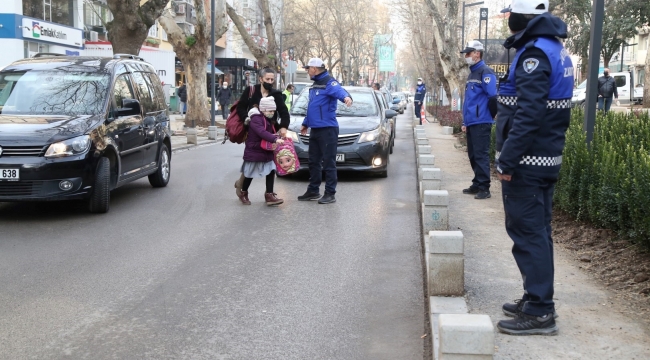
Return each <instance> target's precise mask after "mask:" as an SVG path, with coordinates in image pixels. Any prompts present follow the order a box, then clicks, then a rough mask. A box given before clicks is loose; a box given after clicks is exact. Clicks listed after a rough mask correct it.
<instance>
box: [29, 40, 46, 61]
mask: <svg viewBox="0 0 650 360" xmlns="http://www.w3.org/2000/svg"><path fill="white" fill-rule="evenodd" d="M46 52H50V46H49V45H47V44H43V43H37V42H33V41H25V58H30V57H33V56H34V55H36V54H38V53H46Z"/></svg>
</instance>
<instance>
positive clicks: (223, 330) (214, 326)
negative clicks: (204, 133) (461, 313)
mask: <svg viewBox="0 0 650 360" xmlns="http://www.w3.org/2000/svg"><path fill="white" fill-rule="evenodd" d="M412 139H413V137H412V131H411V127H410V122H408V121H407V120H406V115H402V116H400V117H399V120H398V135H397V141H396V146H395V153H394V154H393V155H392V157H391V162H390V167H389V175H388V178H387V179H379V178H365V177H360V176H356V175H353V176H344V175H342V176H341V178H340V180H339V187H338V193H337V200H338V202H337V203H336V204H331V205H319V204H317V203H316V202H298V201H297V199H296V197H297V196H298V195H300V194H302V193H303V192H304V191H305V190H306V186H307V181H306V180H305V179H278V180H277V182H276V192H277V193H278V195H279V197H281V198H284V199H285V203H284V204H283V205H281V206H279V207H277V208H270V207H267V206H265V205H264V200H263V199H264V194H263V192H264V181H263V180H261V179H256V180H254V181H253V185H252V186H251V190H250V194H251V195H250V197H251V201H252V202H253V205H252V206H243V205H241V204H240V203H239V200H238V199H237V197H236V196H235V194H234V188H233V183H234V181H235V180H236V179H237V178H238V174H239V167H240V165H241V155H242V152H243V146H241V145H239V146H238V145H233V144H227V145H221V144H218V145H212V146H205V147H200V148H196V149H194V150H191V151H184V152H178V153H175V154H174V155H173V157H172V175H171V183H170V184H169V186H168V187H167V188H163V189H153V188H152V187H151V186H150V185H149V183H148V181H147V180H146V179H144V180H140V181H137V182H134V183H132V184H129V185H126V186H124V187H122V188H120V189H117V190H116V191H114V192H113V194H112V201H111V211H110V212H109V213H108V214H105V215H91V214H88V213H87V212H86V209H85V205H84V204H82V203H39V204H36V203H25V204H10V203H0V359H423V358H428V357H429V356H430V354H428V348H427V346H426V344H427V343H428V342H430V339H429V338H428V337H427V338H424V339H422V338H421V336H422V335H423V334H424V333H425V332H427V329H426V326H427V325H426V317H425V314H426V309H425V304H424V296H423V281H422V266H421V258H420V252H421V248H420V231H419V219H418V211H417V210H418V209H417V207H418V199H417V190H416V181H415V178H416V170H415V165H414V153H413V151H414V150H413V140H412Z"/></svg>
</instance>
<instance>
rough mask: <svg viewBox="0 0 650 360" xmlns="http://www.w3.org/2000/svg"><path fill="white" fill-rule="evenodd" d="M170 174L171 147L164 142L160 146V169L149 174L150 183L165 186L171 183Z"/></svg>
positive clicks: (155, 185) (154, 185)
mask: <svg viewBox="0 0 650 360" xmlns="http://www.w3.org/2000/svg"><path fill="white" fill-rule="evenodd" d="M170 176H171V162H170V156H169V149H167V145H165V144H162V146H161V147H160V162H159V164H158V170H157V171H156V172H155V173H153V174H151V175H149V183H150V184H151V186H153V187H165V186H167V184H168V183H169V177H170Z"/></svg>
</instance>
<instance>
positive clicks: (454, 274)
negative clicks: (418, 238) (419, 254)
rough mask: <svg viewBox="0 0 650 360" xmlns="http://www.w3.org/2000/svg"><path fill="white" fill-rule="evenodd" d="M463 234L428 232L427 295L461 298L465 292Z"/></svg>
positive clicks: (455, 232)
mask: <svg viewBox="0 0 650 360" xmlns="http://www.w3.org/2000/svg"><path fill="white" fill-rule="evenodd" d="M463 253H464V241H463V233H462V232H460V231H430V232H429V252H428V254H427V256H428V257H429V261H428V263H429V267H428V280H429V295H431V296H438V295H447V296H450V295H455V296H462V295H463V293H464V292H465V259H464V255H463Z"/></svg>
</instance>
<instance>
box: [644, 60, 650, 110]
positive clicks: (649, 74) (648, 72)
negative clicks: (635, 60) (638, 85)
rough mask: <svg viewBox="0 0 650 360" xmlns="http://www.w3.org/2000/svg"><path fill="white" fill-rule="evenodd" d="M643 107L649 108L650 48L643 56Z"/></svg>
mask: <svg viewBox="0 0 650 360" xmlns="http://www.w3.org/2000/svg"><path fill="white" fill-rule="evenodd" d="M643 107H644V108H646V109H649V108H650V50H648V51H646V56H645V80H644V83H643Z"/></svg>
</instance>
